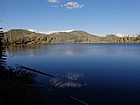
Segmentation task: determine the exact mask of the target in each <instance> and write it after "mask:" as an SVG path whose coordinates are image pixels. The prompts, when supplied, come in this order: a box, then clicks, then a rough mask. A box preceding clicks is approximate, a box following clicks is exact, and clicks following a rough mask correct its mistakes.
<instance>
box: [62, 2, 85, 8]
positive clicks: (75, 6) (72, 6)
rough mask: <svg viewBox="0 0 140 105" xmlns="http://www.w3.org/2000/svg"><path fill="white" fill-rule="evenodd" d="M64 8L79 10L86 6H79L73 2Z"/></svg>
mask: <svg viewBox="0 0 140 105" xmlns="http://www.w3.org/2000/svg"><path fill="white" fill-rule="evenodd" d="M61 6H62V5H61ZM63 6H64V7H66V9H78V8H82V7H83V6H84V4H79V3H77V2H74V1H71V2H68V3H67V4H64V5H63Z"/></svg>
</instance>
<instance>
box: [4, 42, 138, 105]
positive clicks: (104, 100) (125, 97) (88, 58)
mask: <svg viewBox="0 0 140 105" xmlns="http://www.w3.org/2000/svg"><path fill="white" fill-rule="evenodd" d="M7 55H8V57H7V64H8V65H10V66H12V67H14V66H15V64H20V65H23V66H26V67H30V68H34V69H37V70H39V71H42V72H45V73H49V74H52V75H55V76H57V78H50V77H45V76H41V75H39V76H38V78H37V79H38V81H39V82H40V83H41V84H42V85H43V86H46V88H47V89H48V87H47V86H48V84H53V83H56V81H57V80H59V82H58V83H59V84H58V86H57V87H56V89H53V90H52V91H51V92H49V95H48V96H49V98H48V100H49V101H48V102H49V104H50V105H74V104H75V105H78V103H76V102H73V101H74V100H73V99H71V98H68V97H66V96H67V95H70V96H73V97H75V98H77V99H80V100H82V101H84V102H86V103H88V104H89V105H140V44H54V45H27V46H24V47H23V46H9V47H8V48H7ZM45 94H48V92H46V93H45ZM52 99H53V100H52ZM83 105H84V104H83Z"/></svg>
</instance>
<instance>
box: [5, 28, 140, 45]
mask: <svg viewBox="0 0 140 105" xmlns="http://www.w3.org/2000/svg"><path fill="white" fill-rule="evenodd" d="M4 34H5V35H4V40H3V41H4V43H5V44H7V45H16V44H53V43H139V42H140V35H139V36H138V37H129V36H127V37H117V36H116V35H106V36H105V37H100V36H97V35H92V34H89V33H87V32H85V31H81V30H75V31H71V32H56V33H52V34H42V33H36V32H31V31H28V30H23V29H12V30H10V31H7V32H5V33H4Z"/></svg>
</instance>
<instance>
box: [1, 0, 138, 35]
mask: <svg viewBox="0 0 140 105" xmlns="http://www.w3.org/2000/svg"><path fill="white" fill-rule="evenodd" d="M0 20H1V23H0V26H2V27H3V28H4V30H10V29H15V28H18V29H29V30H36V31H38V32H55V31H68V30H83V31H86V32H89V33H92V34H98V35H105V34H109V33H116V34H117V33H122V34H137V33H139V32H140V0H0Z"/></svg>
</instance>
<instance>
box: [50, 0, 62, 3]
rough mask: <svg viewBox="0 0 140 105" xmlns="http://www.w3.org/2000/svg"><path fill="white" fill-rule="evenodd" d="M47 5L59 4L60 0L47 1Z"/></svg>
mask: <svg viewBox="0 0 140 105" xmlns="http://www.w3.org/2000/svg"><path fill="white" fill-rule="evenodd" d="M48 2H49V3H59V2H60V0H48Z"/></svg>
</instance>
